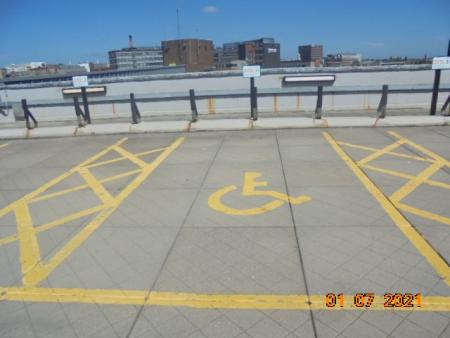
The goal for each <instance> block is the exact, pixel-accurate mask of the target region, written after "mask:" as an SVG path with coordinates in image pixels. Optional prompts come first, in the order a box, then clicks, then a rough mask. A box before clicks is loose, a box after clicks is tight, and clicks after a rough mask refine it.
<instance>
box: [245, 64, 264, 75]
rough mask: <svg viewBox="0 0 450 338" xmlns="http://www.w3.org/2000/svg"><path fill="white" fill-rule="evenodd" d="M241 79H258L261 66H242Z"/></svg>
mask: <svg viewBox="0 0 450 338" xmlns="http://www.w3.org/2000/svg"><path fill="white" fill-rule="evenodd" d="M242 76H243V77H260V76H261V66H244V67H242Z"/></svg>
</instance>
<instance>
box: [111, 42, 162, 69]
mask: <svg viewBox="0 0 450 338" xmlns="http://www.w3.org/2000/svg"><path fill="white" fill-rule="evenodd" d="M108 56H109V64H110V67H111V69H118V70H122V69H124V70H125V69H142V68H153V67H161V66H162V65H163V54H162V50H161V48H160V47H158V46H154V47H134V46H133V37H132V36H131V35H130V36H129V46H128V48H122V49H120V50H112V51H109V52H108Z"/></svg>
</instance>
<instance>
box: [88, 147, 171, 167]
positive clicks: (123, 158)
mask: <svg viewBox="0 0 450 338" xmlns="http://www.w3.org/2000/svg"><path fill="white" fill-rule="evenodd" d="M164 149H166V148H159V149H152V150H148V151H143V152H141V153H137V154H135V155H136V156H137V157H140V156H145V155H150V154H153V153H157V152H160V151H163V150H164ZM124 160H128V158H127V157H125V156H121V157H117V158H113V159H111V160H107V161H102V162H96V163H93V164H89V165H87V166H85V168H88V169H89V168H95V167H100V166H102V165H106V164H111V163H116V162H120V161H124Z"/></svg>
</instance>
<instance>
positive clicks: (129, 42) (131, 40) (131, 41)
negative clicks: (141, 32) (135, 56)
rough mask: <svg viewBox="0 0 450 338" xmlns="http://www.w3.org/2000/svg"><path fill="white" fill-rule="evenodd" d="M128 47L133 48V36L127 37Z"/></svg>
mask: <svg viewBox="0 0 450 338" xmlns="http://www.w3.org/2000/svg"><path fill="white" fill-rule="evenodd" d="M128 47H129V48H133V35H128Z"/></svg>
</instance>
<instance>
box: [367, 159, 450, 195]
mask: <svg viewBox="0 0 450 338" xmlns="http://www.w3.org/2000/svg"><path fill="white" fill-rule="evenodd" d="M362 167H363V168H364V169H370V170H373V171H377V172H380V173H383V174H387V175H392V176H396V177H401V178H404V179H407V180H412V179H413V178H414V177H415V176H413V175H408V174H405V173H402V172H400V171H396V170H390V169H384V168H379V167H375V166H373V165H370V164H364V165H363V166H362ZM423 183H425V184H428V185H431V186H433V187H439V188H444V189H450V184H447V183H444V182H439V181H434V180H425V181H423Z"/></svg>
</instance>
